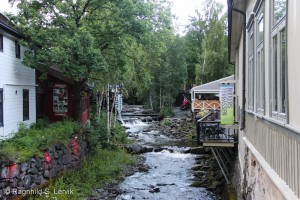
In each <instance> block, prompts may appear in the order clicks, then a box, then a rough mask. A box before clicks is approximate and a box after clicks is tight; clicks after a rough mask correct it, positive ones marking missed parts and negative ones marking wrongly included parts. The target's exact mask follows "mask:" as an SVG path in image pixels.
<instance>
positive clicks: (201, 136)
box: [197, 111, 237, 147]
mask: <svg viewBox="0 0 300 200" xmlns="http://www.w3.org/2000/svg"><path fill="white" fill-rule="evenodd" d="M236 129H237V125H235V124H234V125H222V124H221V120H220V113H219V111H212V112H210V113H208V114H207V115H206V116H204V117H202V118H201V119H199V120H198V121H197V143H198V145H200V146H206V147H234V146H235V144H237V130H236Z"/></svg>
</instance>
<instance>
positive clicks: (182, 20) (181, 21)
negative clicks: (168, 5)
mask: <svg viewBox="0 0 300 200" xmlns="http://www.w3.org/2000/svg"><path fill="white" fill-rule="evenodd" d="M216 1H217V2H220V3H222V4H223V5H224V8H225V9H227V0H216ZM202 4H203V0H173V8H172V11H173V14H174V15H176V17H177V18H178V20H176V21H175V23H176V25H177V26H179V28H180V29H181V30H177V31H178V32H182V30H183V29H184V26H185V25H187V24H188V22H189V17H190V16H195V15H196V14H195V10H199V11H201V10H202ZM225 11H226V10H224V12H225Z"/></svg>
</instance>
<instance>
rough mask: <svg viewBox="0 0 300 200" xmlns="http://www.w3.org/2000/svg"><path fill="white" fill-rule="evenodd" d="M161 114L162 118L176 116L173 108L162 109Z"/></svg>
mask: <svg viewBox="0 0 300 200" xmlns="http://www.w3.org/2000/svg"><path fill="white" fill-rule="evenodd" d="M159 114H160V116H162V117H166V116H169V117H173V116H175V113H174V112H173V110H172V108H171V107H165V108H163V109H161V110H160V113H159Z"/></svg>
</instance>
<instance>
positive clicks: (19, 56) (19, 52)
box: [15, 41, 21, 58]
mask: <svg viewBox="0 0 300 200" xmlns="http://www.w3.org/2000/svg"><path fill="white" fill-rule="evenodd" d="M15 47H16V58H21V48H20V44H19V43H18V42H17V41H16V42H15Z"/></svg>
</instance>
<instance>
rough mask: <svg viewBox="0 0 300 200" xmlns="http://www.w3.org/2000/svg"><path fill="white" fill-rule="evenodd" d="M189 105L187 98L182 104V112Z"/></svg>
mask: <svg viewBox="0 0 300 200" xmlns="http://www.w3.org/2000/svg"><path fill="white" fill-rule="evenodd" d="M187 103H188V100H187V98H185V97H184V100H183V102H182V107H181V109H182V110H186V109H187Z"/></svg>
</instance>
